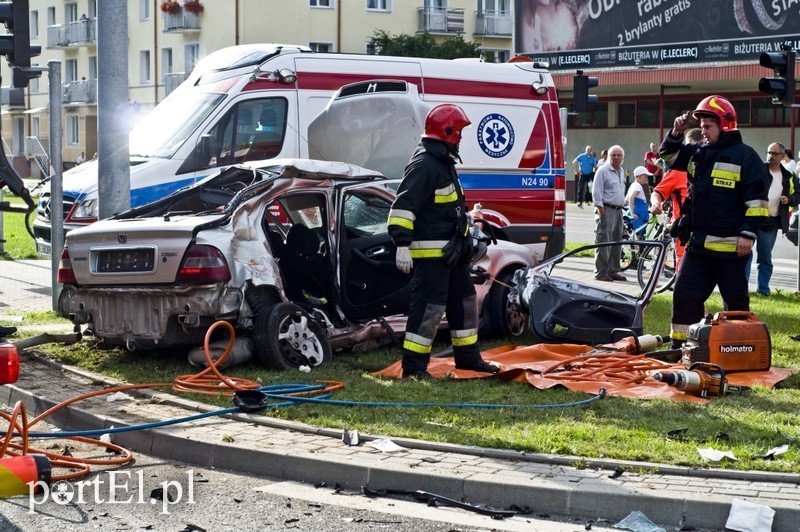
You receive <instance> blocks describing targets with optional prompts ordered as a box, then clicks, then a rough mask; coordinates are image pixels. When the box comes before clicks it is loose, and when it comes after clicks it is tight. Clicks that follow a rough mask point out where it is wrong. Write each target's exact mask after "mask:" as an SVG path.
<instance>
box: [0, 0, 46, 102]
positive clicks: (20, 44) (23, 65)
mask: <svg viewBox="0 0 800 532" xmlns="http://www.w3.org/2000/svg"><path fill="white" fill-rule="evenodd" d="M29 17H30V12H29V11H28V0H14V1H13V2H0V22H3V23H4V24H5V26H6V29H7V30H8V31H9V32H10V34H9V35H0V55H4V56H6V59H8V63H9V64H10V65H11V66H13V67H15V72H14V87H17V88H21V87H25V86H27V84H28V80H29V79H31V78H35V77H38V76H39V75H40V73H38V72H36V73H31V72H27V71H26V69H28V68H30V66H31V57H35V56H37V55H39V54H40V53H41V52H42V47H41V46H31V33H30V31H31V30H30V18H29ZM16 70H20V71H21V72H20V73H17V72H16Z"/></svg>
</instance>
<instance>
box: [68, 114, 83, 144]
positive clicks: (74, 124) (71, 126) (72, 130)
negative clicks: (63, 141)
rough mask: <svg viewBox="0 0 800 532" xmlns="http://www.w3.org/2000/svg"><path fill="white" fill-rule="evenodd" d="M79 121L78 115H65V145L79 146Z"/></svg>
mask: <svg viewBox="0 0 800 532" xmlns="http://www.w3.org/2000/svg"><path fill="white" fill-rule="evenodd" d="M80 140H81V137H80V121H79V117H78V115H67V144H69V145H70V146H77V145H78V144H80Z"/></svg>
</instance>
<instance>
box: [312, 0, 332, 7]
mask: <svg viewBox="0 0 800 532" xmlns="http://www.w3.org/2000/svg"><path fill="white" fill-rule="evenodd" d="M308 5H309V6H310V7H327V8H332V7H333V0H308Z"/></svg>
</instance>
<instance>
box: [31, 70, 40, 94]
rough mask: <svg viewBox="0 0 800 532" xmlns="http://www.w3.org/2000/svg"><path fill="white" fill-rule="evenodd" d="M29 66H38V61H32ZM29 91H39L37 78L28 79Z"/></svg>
mask: <svg viewBox="0 0 800 532" xmlns="http://www.w3.org/2000/svg"><path fill="white" fill-rule="evenodd" d="M31 66H35V67H38V66H39V63H33V64H32V65H31ZM29 86H30V88H31V92H39V78H33V79H32V80H31V81H30V85H29Z"/></svg>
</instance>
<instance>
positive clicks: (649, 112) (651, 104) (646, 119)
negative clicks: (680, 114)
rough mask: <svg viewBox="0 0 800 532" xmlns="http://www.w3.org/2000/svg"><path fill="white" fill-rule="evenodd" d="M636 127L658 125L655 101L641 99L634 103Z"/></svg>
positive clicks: (656, 103)
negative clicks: (641, 100)
mask: <svg viewBox="0 0 800 532" xmlns="http://www.w3.org/2000/svg"><path fill="white" fill-rule="evenodd" d="M636 127H658V102H657V101H655V100H653V101H643V102H639V103H638V104H636Z"/></svg>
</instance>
